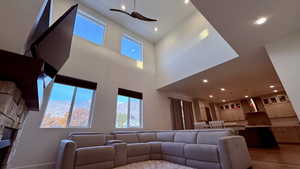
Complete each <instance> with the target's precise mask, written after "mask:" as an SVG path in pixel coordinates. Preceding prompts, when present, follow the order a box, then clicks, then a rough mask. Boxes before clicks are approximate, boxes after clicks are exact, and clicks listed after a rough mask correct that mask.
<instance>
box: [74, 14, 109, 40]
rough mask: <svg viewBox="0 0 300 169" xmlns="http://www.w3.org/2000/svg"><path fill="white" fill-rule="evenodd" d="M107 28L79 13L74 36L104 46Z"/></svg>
mask: <svg viewBox="0 0 300 169" xmlns="http://www.w3.org/2000/svg"><path fill="white" fill-rule="evenodd" d="M104 33H105V26H104V25H102V24H100V23H96V22H95V21H93V20H91V19H89V18H87V17H86V16H83V15H81V14H79V13H77V16H76V21H75V27H74V34H75V35H77V36H79V37H81V38H84V39H86V40H89V41H91V42H93V43H96V44H98V45H103V44H104Z"/></svg>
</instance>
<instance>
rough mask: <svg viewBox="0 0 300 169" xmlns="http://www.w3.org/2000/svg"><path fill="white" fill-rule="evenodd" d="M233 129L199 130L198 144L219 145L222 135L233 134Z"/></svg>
mask: <svg viewBox="0 0 300 169" xmlns="http://www.w3.org/2000/svg"><path fill="white" fill-rule="evenodd" d="M231 135H232V131H231V130H224V131H203V132H202V131H199V132H198V135H197V144H211V145H217V144H218V141H219V139H220V138H221V137H225V136H231Z"/></svg>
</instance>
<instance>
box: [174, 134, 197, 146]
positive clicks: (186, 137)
mask: <svg viewBox="0 0 300 169" xmlns="http://www.w3.org/2000/svg"><path fill="white" fill-rule="evenodd" d="M196 138H197V132H185V131H183V132H176V133H175V137H174V142H176V143H186V144H196Z"/></svg>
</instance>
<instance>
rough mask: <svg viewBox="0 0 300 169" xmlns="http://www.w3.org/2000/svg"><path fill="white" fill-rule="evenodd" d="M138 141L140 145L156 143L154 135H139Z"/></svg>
mask: <svg viewBox="0 0 300 169" xmlns="http://www.w3.org/2000/svg"><path fill="white" fill-rule="evenodd" d="M138 137H139V141H140V142H142V143H147V142H150V141H156V134H155V133H139V134H138Z"/></svg>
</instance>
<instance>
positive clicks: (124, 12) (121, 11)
mask: <svg viewBox="0 0 300 169" xmlns="http://www.w3.org/2000/svg"><path fill="white" fill-rule="evenodd" d="M110 11H113V12H120V13H123V14H126V15H129V16H131V15H130V13H128V12H126V11H123V10H120V9H110Z"/></svg>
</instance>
